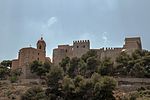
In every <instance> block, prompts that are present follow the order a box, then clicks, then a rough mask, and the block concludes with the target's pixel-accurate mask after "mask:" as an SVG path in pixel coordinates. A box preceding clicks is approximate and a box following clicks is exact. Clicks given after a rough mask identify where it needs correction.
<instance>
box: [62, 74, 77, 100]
mask: <svg viewBox="0 0 150 100" xmlns="http://www.w3.org/2000/svg"><path fill="white" fill-rule="evenodd" d="M62 91H63V94H64V96H63V97H64V100H72V99H73V100H74V97H75V94H76V92H75V84H74V81H73V79H71V78H69V77H64V79H63V81H62Z"/></svg>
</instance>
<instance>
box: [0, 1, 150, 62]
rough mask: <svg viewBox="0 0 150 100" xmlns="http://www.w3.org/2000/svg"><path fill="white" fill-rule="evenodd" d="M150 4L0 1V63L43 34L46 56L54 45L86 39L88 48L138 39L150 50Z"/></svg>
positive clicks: (109, 45)
mask: <svg viewBox="0 0 150 100" xmlns="http://www.w3.org/2000/svg"><path fill="white" fill-rule="evenodd" d="M149 5H150V0H0V61H2V60H5V59H13V58H17V54H18V51H19V49H20V48H22V47H28V46H29V45H32V46H33V47H35V46H36V42H37V40H38V39H39V38H40V37H41V34H43V37H44V39H45V41H46V43H47V56H50V57H51V55H52V49H53V48H55V47H57V45H58V44H72V41H73V40H79V39H89V40H90V41H91V47H92V48H101V47H118V46H119V47H120V46H122V45H123V43H124V38H125V37H129V36H140V37H141V38H142V44H143V48H145V49H148V50H150V45H149V39H150V6H149Z"/></svg>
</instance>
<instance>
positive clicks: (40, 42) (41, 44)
mask: <svg viewBox="0 0 150 100" xmlns="http://www.w3.org/2000/svg"><path fill="white" fill-rule="evenodd" d="M37 49H39V50H43V51H45V49H46V43H45V41H44V40H43V37H41V39H40V40H38V42H37Z"/></svg>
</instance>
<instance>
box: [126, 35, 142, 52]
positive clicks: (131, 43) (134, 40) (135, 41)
mask: <svg viewBox="0 0 150 100" xmlns="http://www.w3.org/2000/svg"><path fill="white" fill-rule="evenodd" d="M123 49H125V50H126V51H127V53H128V54H131V53H132V52H134V51H135V50H137V49H138V50H142V43H141V38H140V37H131V38H125V45H124V46H123Z"/></svg>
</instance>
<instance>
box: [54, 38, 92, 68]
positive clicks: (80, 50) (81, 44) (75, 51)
mask: <svg viewBox="0 0 150 100" xmlns="http://www.w3.org/2000/svg"><path fill="white" fill-rule="evenodd" d="M89 50H90V41H89V40H80V41H73V45H72V46H69V45H58V48H55V49H53V63H54V65H59V63H60V62H61V60H62V59H63V58H65V57H70V58H72V57H78V58H79V57H81V56H82V55H83V54H85V53H86V52H87V51H89Z"/></svg>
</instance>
